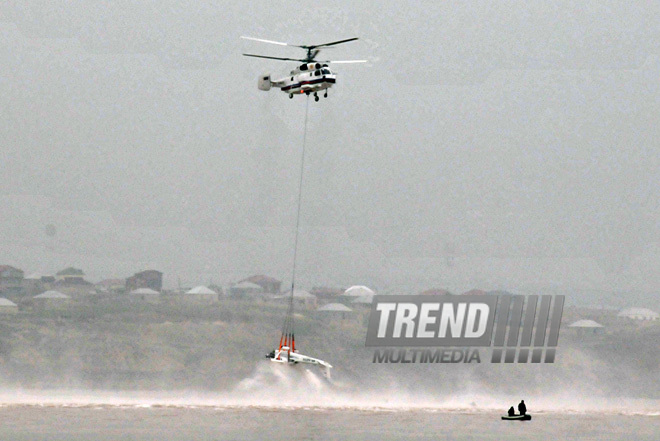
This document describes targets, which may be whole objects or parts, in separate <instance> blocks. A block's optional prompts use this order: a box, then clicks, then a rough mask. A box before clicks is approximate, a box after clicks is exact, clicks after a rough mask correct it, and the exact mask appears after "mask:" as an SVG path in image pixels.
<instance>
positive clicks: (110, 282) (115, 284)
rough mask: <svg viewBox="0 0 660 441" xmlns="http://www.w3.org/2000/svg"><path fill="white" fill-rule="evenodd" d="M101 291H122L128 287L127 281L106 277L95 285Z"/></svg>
mask: <svg viewBox="0 0 660 441" xmlns="http://www.w3.org/2000/svg"><path fill="white" fill-rule="evenodd" d="M94 286H95V287H96V289H97V290H98V291H100V292H107V293H115V294H117V293H122V292H124V290H125V289H126V281H125V280H124V279H105V280H101V281H100V282H98V283H97V284H96V285H94Z"/></svg>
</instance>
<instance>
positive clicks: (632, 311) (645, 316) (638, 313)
mask: <svg viewBox="0 0 660 441" xmlns="http://www.w3.org/2000/svg"><path fill="white" fill-rule="evenodd" d="M616 316H617V317H619V318H626V319H631V320H658V318H660V314H658V313H657V312H655V311H651V310H650V309H646V308H626V309H622V310H621V311H619V313H618V314H617V315H616Z"/></svg>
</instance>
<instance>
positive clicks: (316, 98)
mask: <svg viewBox="0 0 660 441" xmlns="http://www.w3.org/2000/svg"><path fill="white" fill-rule="evenodd" d="M318 100H319V95H318V94H317V93H316V92H314V101H318Z"/></svg>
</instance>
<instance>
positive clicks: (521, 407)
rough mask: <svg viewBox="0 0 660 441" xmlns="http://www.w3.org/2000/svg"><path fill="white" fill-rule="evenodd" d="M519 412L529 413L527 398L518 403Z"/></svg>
mask: <svg viewBox="0 0 660 441" xmlns="http://www.w3.org/2000/svg"><path fill="white" fill-rule="evenodd" d="M518 412H520V415H525V414H526V413H527V406H525V400H520V404H518Z"/></svg>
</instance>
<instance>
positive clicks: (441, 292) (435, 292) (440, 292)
mask: <svg viewBox="0 0 660 441" xmlns="http://www.w3.org/2000/svg"><path fill="white" fill-rule="evenodd" d="M419 295H421V296H450V295H451V293H450V292H449V291H447V290H446V289H442V288H432V289H427V290H426V291H422V292H420V293H419Z"/></svg>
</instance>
